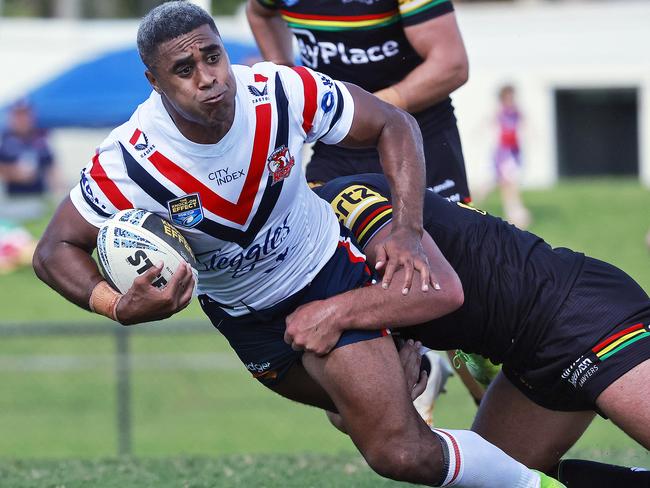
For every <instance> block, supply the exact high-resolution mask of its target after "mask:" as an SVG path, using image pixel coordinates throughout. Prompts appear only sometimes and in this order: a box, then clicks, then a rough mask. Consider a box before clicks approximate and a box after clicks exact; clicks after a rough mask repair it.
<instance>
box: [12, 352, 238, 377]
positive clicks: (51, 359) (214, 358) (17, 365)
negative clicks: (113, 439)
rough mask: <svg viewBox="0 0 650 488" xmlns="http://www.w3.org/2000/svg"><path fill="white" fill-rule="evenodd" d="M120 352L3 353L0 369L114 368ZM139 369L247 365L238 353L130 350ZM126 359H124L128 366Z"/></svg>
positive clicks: (20, 370) (224, 367)
mask: <svg viewBox="0 0 650 488" xmlns="http://www.w3.org/2000/svg"><path fill="white" fill-rule="evenodd" d="M117 358H118V356H117V355H116V354H94V355H90V354H57V355H45V354H34V355H15V356H1V357H0V372H12V373H19V372H30V371H74V370H84V371H89V370H97V369H114V368H115V366H116V361H117ZM129 359H130V361H131V368H132V369H137V370H210V369H212V370H234V369H240V368H243V367H244V366H243V364H242V363H241V361H239V359H238V358H237V356H236V355H235V353H187V354H178V353H167V354H165V353H162V354H135V353H133V354H130V355H129ZM125 365H126V363H125V362H121V366H122V367H124V366H125Z"/></svg>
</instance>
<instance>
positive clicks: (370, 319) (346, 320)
mask: <svg viewBox="0 0 650 488" xmlns="http://www.w3.org/2000/svg"><path fill="white" fill-rule="evenodd" d="M462 303H463V292H462V286H461V285H460V281H457V282H453V281H452V280H447V279H443V280H442V283H441V288H440V290H436V291H429V292H427V293H424V292H422V291H420V290H416V289H415V288H414V289H413V290H412V291H411V292H410V293H409V294H408V295H403V294H402V293H401V292H400V291H399V290H397V289H396V287H393V288H392V289H391V288H389V289H388V290H385V289H383V288H382V287H381V286H378V285H374V286H369V287H365V288H359V289H356V290H351V291H348V292H346V293H343V294H341V295H336V296H334V297H331V298H328V299H327V300H324V303H322V306H323V309H324V310H326V313H328V314H331V316H332V322H331V323H333V324H336V327H338V328H339V330H341V331H343V330H349V329H362V330H377V329H381V328H383V327H405V326H409V325H416V324H421V323H426V322H429V321H430V320H434V319H436V318H439V317H442V316H444V315H447V314H448V313H451V312H453V311H454V310H456V309H458V308H459V307H460V306H461V305H462Z"/></svg>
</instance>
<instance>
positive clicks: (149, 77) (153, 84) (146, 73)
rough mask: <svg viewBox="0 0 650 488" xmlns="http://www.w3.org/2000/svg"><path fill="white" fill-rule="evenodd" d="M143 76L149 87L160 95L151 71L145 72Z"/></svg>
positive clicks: (156, 81) (154, 76)
mask: <svg viewBox="0 0 650 488" xmlns="http://www.w3.org/2000/svg"><path fill="white" fill-rule="evenodd" d="M144 75H145V76H146V77H147V81H148V82H149V84H150V85H151V87H152V88H153V89H154V90H156V92H157V93H162V92H161V90H160V87H159V86H158V80H157V79H156V75H155V74H154V73H153V71H151V70H146V71H145V72H144Z"/></svg>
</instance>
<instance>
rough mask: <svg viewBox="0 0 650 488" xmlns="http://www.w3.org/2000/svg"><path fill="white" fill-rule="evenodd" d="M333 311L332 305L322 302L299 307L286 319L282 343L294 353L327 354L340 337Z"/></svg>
mask: <svg viewBox="0 0 650 488" xmlns="http://www.w3.org/2000/svg"><path fill="white" fill-rule="evenodd" d="M334 309H335V306H334V305H332V304H330V303H328V302H327V301H323V300H317V301H314V302H309V303H306V304H305V305H301V306H300V307H298V308H297V309H296V310H294V311H293V313H291V314H289V315H288V316H287V318H286V325H287V328H286V330H285V332H284V342H286V343H287V344H290V345H291V348H292V349H294V350H295V351H306V352H313V353H314V354H316V355H318V356H323V355H325V354H327V353H328V352H330V351H331V350H332V349H333V348H334V346H335V345H336V343H337V342H338V340H339V337H341V330H340V329H339V328H338V327H337V323H336V319H335V315H336V314H335V313H334V312H335V310H334Z"/></svg>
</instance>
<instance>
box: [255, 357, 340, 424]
mask: <svg viewBox="0 0 650 488" xmlns="http://www.w3.org/2000/svg"><path fill="white" fill-rule="evenodd" d="M266 386H267V387H268V388H269V389H270V390H272V391H274V392H275V393H277V394H278V395H281V396H283V397H285V398H288V399H289V400H293V401H294V402H300V403H304V404H305V405H311V406H313V407H317V408H322V409H323V410H328V411H330V412H336V411H337V410H336V406H335V405H334V402H332V399H331V398H330V396H329V395H328V393H327V392H326V391H325V389H324V388H323V387H322V386H321V385H319V384H318V382H316V380H314V378H312V377H311V376H310V375H309V373H307V370H305V368H304V366H303V365H302V363H300V362H296V363H295V364H294V365H293V366H291V368H290V369H289V370H288V371H287V373H286V374H285V376H284V377H283V379H282V381H281V382H279V383H277V384H273V385H266Z"/></svg>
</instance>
